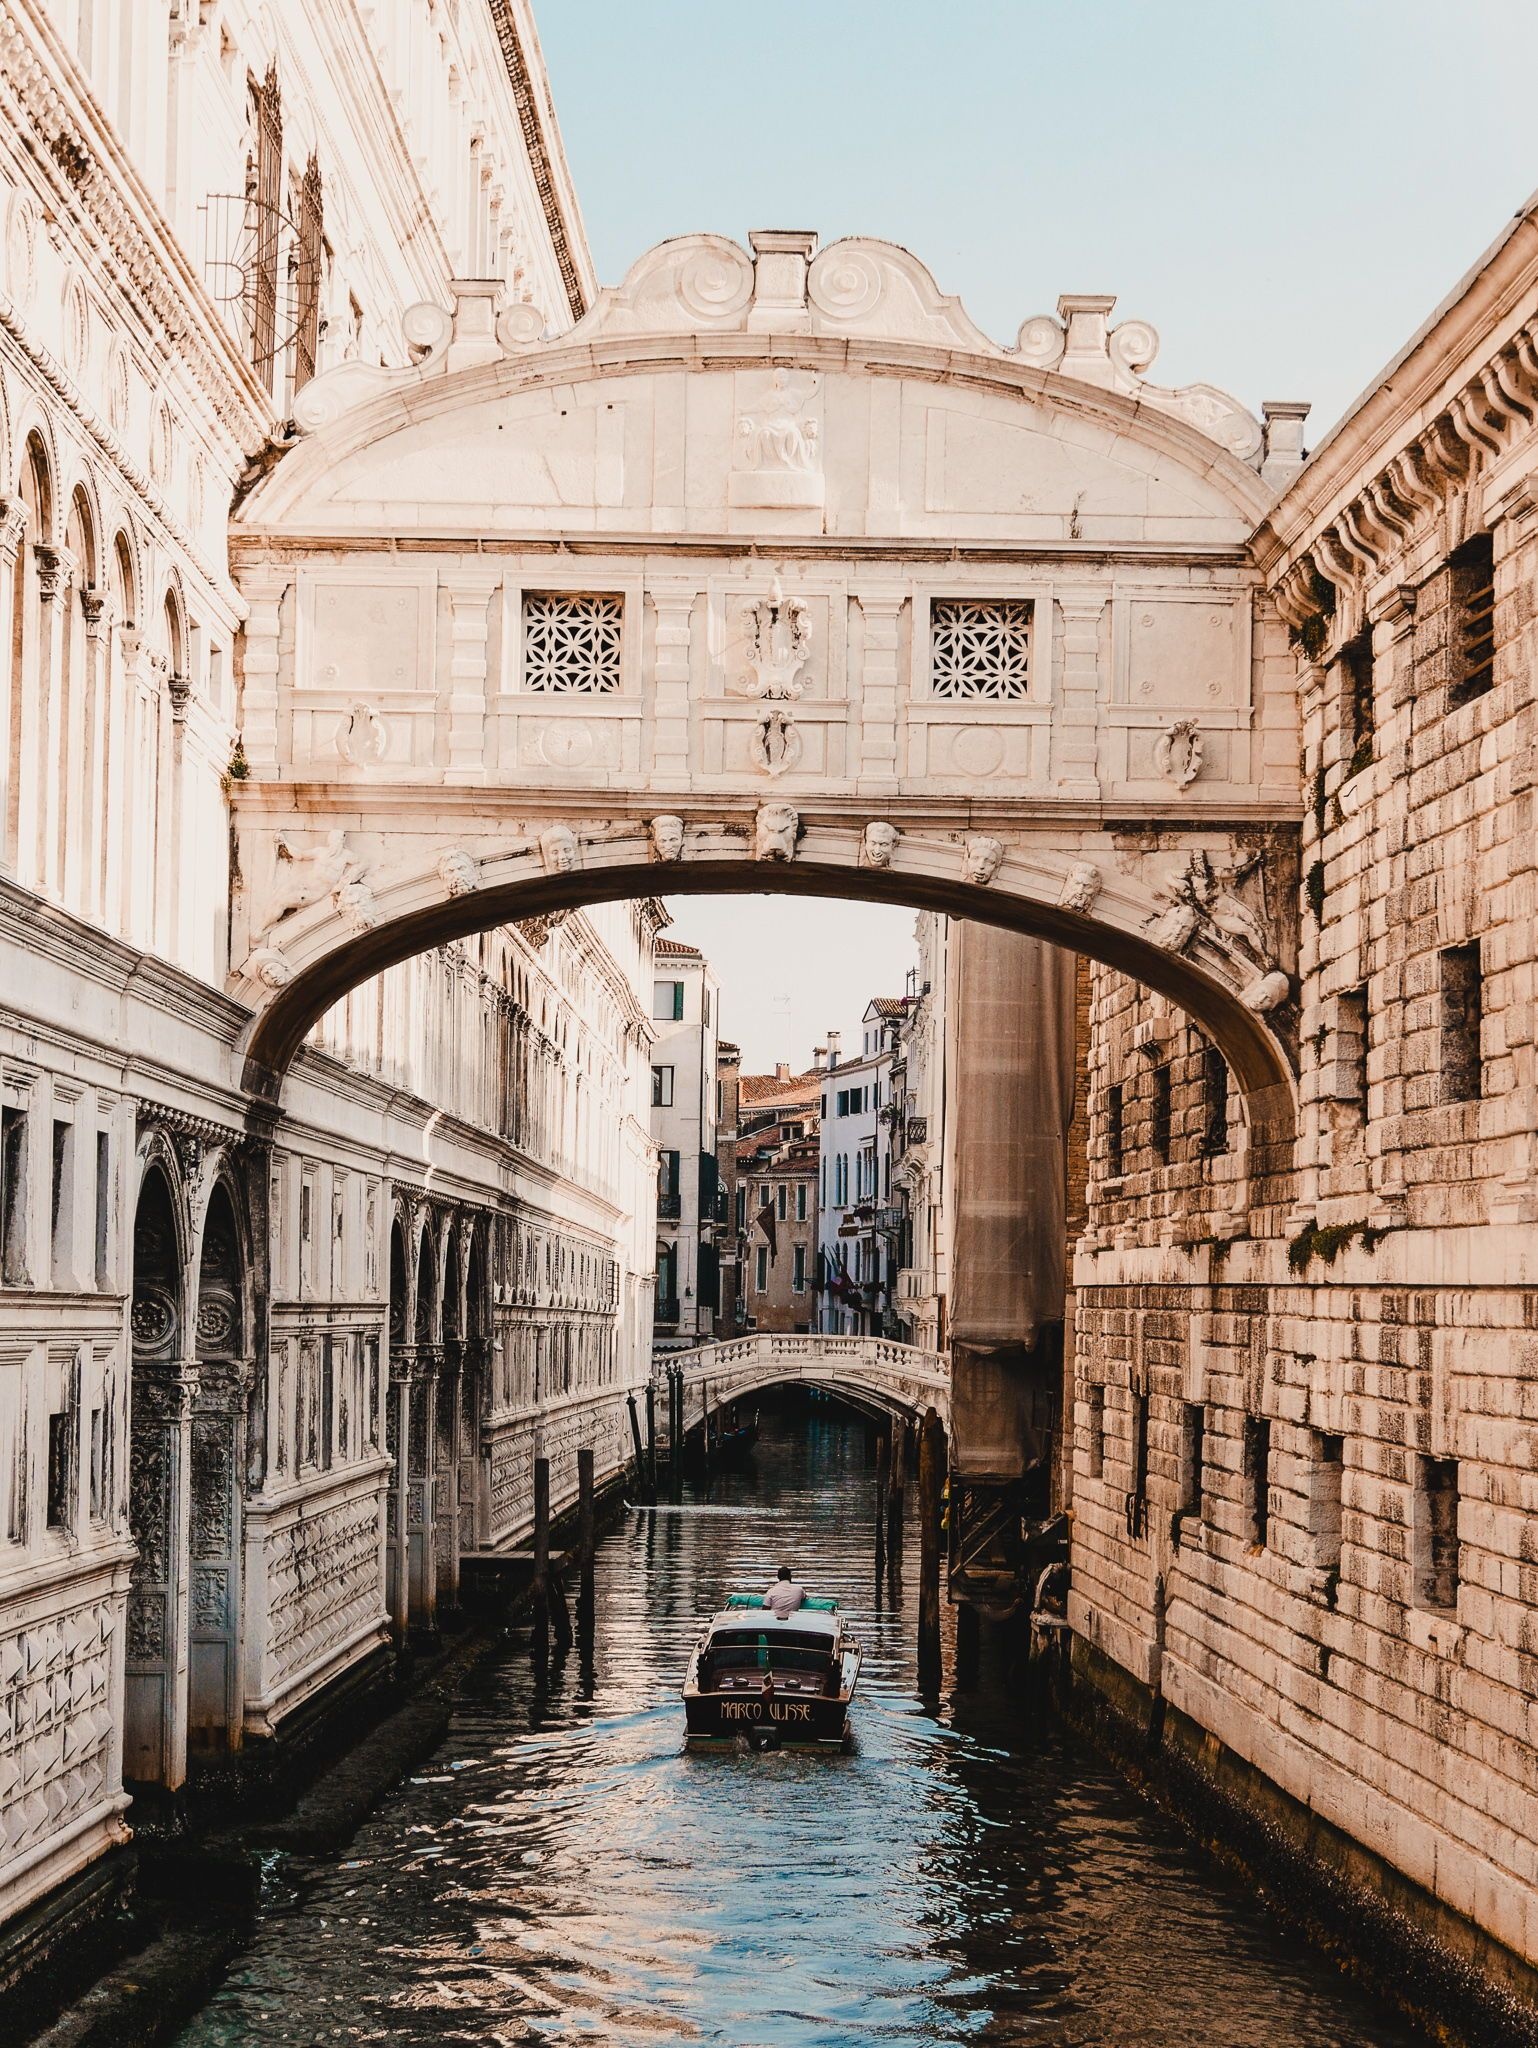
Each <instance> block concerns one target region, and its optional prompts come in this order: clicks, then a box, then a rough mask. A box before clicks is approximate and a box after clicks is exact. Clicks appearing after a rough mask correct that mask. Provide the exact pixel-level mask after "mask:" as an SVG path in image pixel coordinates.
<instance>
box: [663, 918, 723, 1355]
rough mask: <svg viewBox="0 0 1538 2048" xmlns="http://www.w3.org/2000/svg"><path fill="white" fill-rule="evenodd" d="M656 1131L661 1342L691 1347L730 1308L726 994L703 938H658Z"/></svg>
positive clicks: (674, 1347) (704, 1340) (667, 1346)
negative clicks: (722, 1072) (721, 1138)
mask: <svg viewBox="0 0 1538 2048" xmlns="http://www.w3.org/2000/svg"><path fill="white" fill-rule="evenodd" d="M652 1029H653V1031H654V1032H655V1034H656V1042H655V1044H654V1045H653V1047H652V1090H651V1102H652V1111H651V1132H652V1138H653V1140H654V1142H655V1144H656V1146H657V1198H656V1204H655V1206H656V1212H657V1253H656V1271H657V1302H656V1324H655V1339H654V1344H655V1349H656V1350H657V1352H658V1353H659V1354H661V1353H663V1352H666V1351H678V1350H687V1349H688V1348H689V1347H690V1346H691V1345H694V1344H700V1343H708V1342H709V1340H710V1339H711V1338H712V1337H713V1336H714V1335H715V1329H716V1317H717V1315H718V1314H719V1312H720V1307H721V1273H720V1268H721V1260H720V1249H719V1240H720V1237H721V1234H722V1232H723V1230H724V1227H725V1223H726V1207H725V1202H724V1201H723V1200H722V1198H721V1194H720V1188H719V1185H718V1179H719V1169H718V1166H717V1157H716V1155H717V1145H716V1131H717V1125H718V1111H719V1095H720V1090H719V1087H718V1085H717V1083H718V1061H717V1053H716V1048H717V1044H718V1041H719V1038H720V1030H721V998H720V991H719V989H718V988H717V986H716V978H715V975H714V974H713V973H712V972H711V967H710V963H709V961H708V960H707V959H706V958H705V956H704V955H703V954H702V953H701V951H700V949H699V947H698V946H691V945H689V944H687V943H686V942H685V941H684V940H681V939H675V938H672V937H667V936H665V937H663V938H661V939H659V940H658V942H657V962H656V976H655V979H654V981H653V985H652Z"/></svg>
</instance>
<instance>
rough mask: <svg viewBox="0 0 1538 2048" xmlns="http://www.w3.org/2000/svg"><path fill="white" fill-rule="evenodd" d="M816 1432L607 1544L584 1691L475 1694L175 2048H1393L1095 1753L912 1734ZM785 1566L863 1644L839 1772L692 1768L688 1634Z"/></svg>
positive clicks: (907, 1612) (285, 1889)
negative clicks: (686, 1720) (1026, 2047)
mask: <svg viewBox="0 0 1538 2048" xmlns="http://www.w3.org/2000/svg"><path fill="white" fill-rule="evenodd" d="M826 1413H827V1411H813V1418H812V1420H811V1421H810V1422H809V1423H808V1422H807V1421H806V1420H805V1419H804V1418H803V1417H801V1416H787V1417H786V1418H784V1419H783V1420H776V1421H775V1422H773V1423H772V1424H771V1423H769V1422H768V1420H767V1418H766V1427H765V1433H764V1437H763V1440H762V1442H761V1444H760V1448H759V1452H758V1455H757V1459H756V1465H755V1469H754V1470H753V1471H752V1472H750V1473H743V1474H739V1475H733V1476H731V1477H728V1478H725V1479H722V1480H719V1481H718V1482H717V1483H716V1488H715V1491H714V1495H713V1498H712V1500H711V1502H710V1503H709V1505H707V1506H700V1505H697V1504H691V1505H688V1506H686V1507H685V1508H684V1509H683V1510H681V1511H678V1510H675V1511H671V1512H669V1511H665V1510H664V1511H662V1512H659V1513H655V1514H648V1513H630V1514H627V1516H626V1517H625V1519H624V1521H623V1522H622V1523H621V1525H620V1526H619V1528H618V1529H617V1531H616V1532H615V1533H614V1534H613V1535H612V1536H610V1537H609V1538H608V1539H607V1540H606V1541H605V1542H604V1544H603V1546H602V1548H601V1551H600V1555H599V1566H598V1577H597V1629H596V1641H595V1647H594V1653H593V1658H592V1663H591V1667H590V1668H588V1669H586V1670H584V1666H583V1660H582V1659H581V1658H580V1657H579V1656H578V1655H577V1654H576V1653H575V1652H574V1653H573V1654H572V1655H571V1656H570V1657H569V1658H568V1659H567V1660H566V1661H565V1663H564V1665H563V1666H561V1667H558V1668H555V1669H552V1672H551V1674H550V1677H549V1682H548V1684H547V1685H545V1686H543V1687H541V1686H539V1685H538V1684H537V1683H536V1681H535V1678H534V1674H533V1672H532V1670H531V1667H530V1659H529V1655H528V1650H527V1647H526V1645H522V1644H519V1643H518V1642H517V1641H514V1640H510V1641H509V1643H508V1645H507V1646H506V1648H505V1650H504V1651H502V1652H501V1653H500V1654H498V1655H496V1656H493V1657H491V1658H488V1659H487V1660H486V1661H485V1662H483V1663H482V1664H481V1665H480V1666H479V1667H478V1668H477V1669H476V1670H475V1671H474V1672H473V1673H472V1674H471V1675H470V1677H469V1678H468V1679H467V1680H466V1682H465V1684H464V1687H463V1690H462V1693H461V1696H460V1700H459V1705H458V1710H457V1712H456V1715H455V1719H454V1725H453V1729H452V1732H451V1734H450V1736H449V1738H448V1740H447V1741H446V1742H445V1744H444V1745H443V1747H442V1749H441V1750H440V1751H439V1752H438V1754H437V1755H436V1756H435V1757H434V1758H433V1759H432V1761H431V1762H430V1763H429V1764H427V1765H424V1766H423V1768H422V1769H421V1770H420V1771H419V1772H418V1773H417V1774H416V1776H415V1777H413V1778H412V1779H411V1780H410V1781H409V1782H408V1783H406V1784H405V1785H403V1786H401V1787H400V1789H399V1790H398V1791H397V1792H396V1793H395V1794H394V1795H393V1796H392V1797H391V1798H389V1799H388V1800H387V1801H386V1803H385V1804H384V1805H383V1806H382V1807H381V1808H380V1809H379V1810H378V1812H377V1813H376V1814H375V1815H374V1817H373V1818H372V1819H371V1820H370V1821H369V1822H368V1823H367V1825H366V1826H365V1827H364V1828H363V1830H362V1831H361V1833H360V1834H359V1835H358V1836H357V1838H356V1840H355V1841H354V1842H353V1844H352V1846H351V1848H350V1849H349V1851H348V1853H347V1854H346V1855H345V1856H343V1857H339V1858H338V1859H336V1860H335V1861H334V1862H329V1863H319V1864H308V1863H301V1862H298V1861H292V1862H284V1863H282V1864H278V1865H275V1866H274V1868H273V1869H272V1871H271V1872H270V1873H269V1880H268V1886H267V1892H268V1896H267V1901H266V1904H265V1906H264V1910H263V1912H262V1915H261V1918H260V1922H259V1925H258V1928H257V1932H256V1938H255V1940H254V1942H253V1944H252V1946H251V1949H250V1951H249V1953H248V1954H247V1956H246V1957H245V1958H244V1960H243V1962H242V1963H241V1965H240V1966H239V1967H238V1969H237V1970H236V1971H234V1972H233V1973H232V1974H231V1976H230V1978H229V1980H228V1981H227V1983H226V1984H225V1986H224V1988H223V1989H222V1990H221V1991H220V1992H219V1993H218V1995H217V1996H216V1997H215V1998H214V1999H213V2001H212V2002H211V2003H210V2004H209V2005H208V2006H207V2007H206V2008H205V2010H204V2011H203V2012H202V2014H201V2015H200V2016H199V2017H198V2018H197V2019H196V2020H195V2021H193V2022H192V2024H191V2025H190V2026H188V2028H187V2029H186V2030H185V2032H184V2033H183V2034H182V2035H181V2037H180V2039H181V2042H182V2043H183V2048H194V2044H196V2048H211V2044H215V2043H219V2044H226V2043H237V2042H238V2043H241V2044H245V2043H277V2042H299V2043H311V2042H315V2043H320V2042H327V2041H368V2042H373V2041H380V2042H384V2041H388V2042H392V2043H415V2042H426V2041H431V2042H439V2043H441V2042H467V2043H472V2042H473V2043H509V2044H510V2043H539V2042H600V2043H613V2044H624V2048H629V2044H637V2048H643V2044H653V2043H664V2042H666V2043H672V2042H700V2043H716V2044H722V2048H771V2044H773V2048H843V2044H846V2043H847V2044H849V2048H856V2044H864V2043H883V2044H888V2048H949V2044H952V2043H955V2044H963V2043H987V2044H1001V2043H1017V2042H1018V2043H1032V2044H1069V2043H1072V2044H1075V2048H1090V2044H1094V2048H1156V2044H1157V2048H1190V2044H1193V2043H1211V2044H1217V2048H1305V2044H1306V2048H1315V2044H1317V2048H1408V2044H1409V2042H1410V2041H1411V2040H1412V2038H1413V2037H1412V2036H1410V2035H1409V2034H1407V2033H1405V2032H1404V2031H1403V2030H1402V2029H1400V2028H1399V2027H1398V2026H1397V2025H1396V2024H1395V2023H1393V2022H1391V2021H1389V2020H1388V2019H1386V2018H1383V2017H1381V2016H1379V2015H1377V2014H1375V2013H1374V2011H1373V2010H1372V2009H1371V2008H1370V2007H1369V2006H1368V2005H1367V2004H1366V2003H1365V2001H1364V2000H1363V1999H1362V1998H1361V1997H1360V1996H1359V1995H1358V1994H1357V1993H1356V1992H1355V1990H1354V1989H1353V1988H1352V1987H1350V1986H1349V1985H1347V1984H1345V1983H1344V1982H1343V1981H1342V1980H1340V1979H1339V1978H1337V1977H1336V1976H1335V1974H1334V1973H1333V1971H1332V1970H1331V1969H1330V1967H1329V1966H1328V1965H1327V1964H1326V1963H1325V1962H1323V1961H1322V1960H1320V1959H1318V1958H1317V1957H1315V1956H1314V1955H1313V1954H1311V1953H1310V1952H1309V1951H1308V1950H1307V1949H1306V1948H1304V1947H1302V1946H1301V1945H1300V1944H1299V1943H1297V1942H1295V1941H1293V1940H1292V1939H1290V1938H1289V1937H1288V1936H1287V1935H1285V1934H1284V1933H1282V1932H1280V1931H1279V1930H1277V1929H1276V1928H1275V1927H1274V1926H1273V1924H1272V1923H1271V1922H1270V1920H1269V1918H1268V1917H1267V1915H1266V1913H1265V1911H1264V1909H1263V1908H1262V1907H1260V1906H1258V1905H1256V1904H1254V1903H1252V1902H1251V1901H1250V1900H1249V1898H1248V1897H1247V1896H1245V1895H1244V1894H1243V1893H1242V1892H1240V1891H1238V1890H1236V1889H1235V1888H1233V1887H1232V1886H1230V1885H1229V1884H1228V1883H1227V1882H1226V1881H1225V1880H1224V1879H1223V1878H1222V1877H1221V1876H1219V1875H1217V1874H1215V1873H1214V1872H1213V1871H1212V1869H1211V1868H1210V1867H1209V1866H1208V1865H1207V1863H1206V1862H1205V1861H1204V1860H1203V1859H1202V1858H1201V1857H1200V1856H1199V1855H1198V1854H1197V1853H1196V1852H1195V1851H1193V1850H1192V1849H1191V1848H1190V1847H1188V1846H1187V1844H1186V1843H1185V1842H1184V1840H1183V1839H1182V1838H1181V1836H1180V1835H1179V1833H1178V1832H1177V1831H1176V1830H1175V1829H1174V1828H1173V1827H1172V1826H1171V1825H1170V1824H1169V1823H1168V1822H1167V1821H1166V1820H1164V1819H1163V1818H1162V1817H1161V1816H1160V1815H1158V1814H1156V1813H1154V1812H1152V1811H1151V1810H1150V1809H1149V1808H1148V1807H1146V1806H1145V1805H1144V1804H1143V1803H1142V1802H1141V1801H1140V1800H1139V1799H1138V1798H1137V1797H1136V1796H1135V1795H1134V1794H1133V1793H1132V1792H1131V1791H1130V1790H1129V1789H1128V1788H1127V1787H1126V1786H1125V1785H1124V1784H1123V1783H1122V1781H1121V1780H1120V1779H1119V1778H1118V1777H1116V1776H1115V1775H1114V1773H1112V1772H1111V1771H1109V1770H1108V1769H1107V1768H1106V1767H1105V1766H1104V1765H1102V1764H1101V1763H1100V1762H1099V1761H1098V1760H1097V1759H1096V1758H1095V1757H1094V1756H1093V1755H1092V1754H1091V1753H1088V1752H1086V1751H1084V1750H1082V1749H1081V1748H1080V1747H1078V1746H1077V1745H1076V1744H1075V1743H1074V1742H1073V1741H1071V1740H1069V1739H1066V1738H1065V1737H1064V1736H1062V1735H1061V1734H1060V1733H1057V1732H1051V1733H1047V1734H1044V1735H1043V1734H1036V1735H1035V1736H1033V1734H1032V1732H1031V1731H1030V1730H1029V1729H1028V1728H1025V1727H1023V1726H1021V1725H1020V1721H1019V1718H1018V1716H1017V1715H1015V1714H1013V1713H1011V1711H1010V1708H1009V1703H1008V1702H1006V1701H1001V1700H999V1699H997V1698H992V1699H990V1698H985V1697H973V1698H971V1699H959V1700H956V1701H954V1702H953V1703H952V1704H951V1705H950V1706H948V1707H947V1709H946V1711H945V1712H944V1713H942V1714H941V1715H940V1717H939V1718H936V1717H935V1716H934V1715H932V1714H930V1713H926V1712H925V1711H924V1710H923V1708H922V1707H921V1705H920V1703H919V1701H918V1699H917V1697H916V1695H915V1691H914V1670H913V1665H914V1658H913V1642H914V1606H915V1600H916V1591H917V1589H916V1584H915V1578H916V1572H915V1570H914V1569H913V1566H915V1565H916V1559H917V1544H916V1539H915V1538H914V1536H913V1534H912V1532H911V1531H910V1536H909V1541H908V1546H907V1549H908V1556H909V1560H910V1570H909V1572H908V1575H907V1583H906V1586H905V1587H904V1589H903V1591H902V1594H901V1595H900V1597H899V1598H898V1600H897V1602H896V1604H895V1608H894V1606H893V1605H892V1604H891V1603H890V1602H887V1603H885V1604H882V1605H880V1606H878V1605H877V1604H876V1601H875V1597H874V1590H875V1589H874V1583H873V1578H872V1571H871V1556H870V1540H869V1528H870V1521H871V1500H872V1488H873V1479H872V1474H871V1471H870V1468H869V1467H868V1465H867V1463H866V1449H865V1440H864V1434H863V1431H862V1430H861V1429H860V1428H859V1426H857V1425H853V1424H849V1425H846V1424H844V1423H841V1422H838V1421H829V1420H825V1419H822V1417H823V1416H825V1415H826ZM782 1558H783V1559H787V1560H791V1561H794V1562H795V1563H796V1564H797V1565H798V1566H799V1568H800V1570H801V1574H802V1576H803V1577H804V1578H806V1579H807V1580H808V1582H809V1583H810V1584H811V1585H812V1587H813V1589H814V1590H816V1591H819V1592H831V1593H836V1594H837V1595H838V1596H839V1598H840V1599H841V1600H842V1601H843V1602H844V1603H845V1605H846V1607H847V1609H848V1611H849V1613H850V1615H851V1617H852V1618H853V1621H854V1623H855V1625H856V1627H857V1628H858V1631H859V1633H860V1635H861V1637H862V1639H863V1641H864V1644H865V1648H866V1662H865V1670H864V1675H863V1677H862V1680H861V1692H860V1697H859V1699H858V1701H857V1703H856V1730H857V1747H856V1749H855V1752H854V1754H852V1755H850V1756H847V1757H828V1756H820V1755H819V1756H807V1757H799V1756H794V1755H778V1756H773V1755H771V1756H738V1755H733V1754H724V1755H722V1754H712V1755H704V1756H691V1755H687V1754H686V1753H685V1752H684V1748H683V1713H682V1708H681V1706H680V1704H679V1700H678V1690H677V1689H678V1684H679V1681H680V1678H681V1675H682V1671H683V1667H684V1664H685V1661H686V1658H687V1654H688V1649H689V1646H690V1644H691V1642H692V1641H693V1638H694V1635H695V1633H696V1628H697V1623H698V1620H699V1617H701V1616H702V1615H704V1614H706V1613H708V1612H709V1611H710V1610H711V1609H712V1608H713V1607H715V1606H717V1605H719V1603H720V1601H721V1599H722V1597H723V1595H724V1594H725V1593H727V1592H728V1591H729V1590H731V1589H734V1588H739V1587H757V1586H759V1585H761V1584H762V1583H763V1582H764V1580H765V1579H766V1578H767V1577H768V1576H769V1575H770V1572H771V1568H772V1567H773V1566H774V1565H775V1564H777V1563H778V1562H779V1561H780V1560H781V1559H782ZM948 1653H949V1645H947V1657H948ZM947 1670H949V1661H947Z"/></svg>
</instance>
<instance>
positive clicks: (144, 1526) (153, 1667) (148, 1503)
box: [123, 1358, 197, 1791]
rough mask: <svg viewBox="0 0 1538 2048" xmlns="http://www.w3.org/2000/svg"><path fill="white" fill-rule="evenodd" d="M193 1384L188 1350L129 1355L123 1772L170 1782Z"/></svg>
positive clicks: (181, 1649)
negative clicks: (149, 1360)
mask: <svg viewBox="0 0 1538 2048" xmlns="http://www.w3.org/2000/svg"><path fill="white" fill-rule="evenodd" d="M196 1387H197V1363H196V1361H195V1360H194V1359H190V1358H182V1359H176V1360H174V1361H172V1362H171V1363H170V1364H169V1365H166V1366H154V1365H148V1364H144V1363H141V1362H138V1361H136V1363H135V1368H134V1376H133V1397H132V1403H133V1406H132V1425H131V1430H130V1438H129V1442H130V1458H129V1482H128V1501H129V1525H130V1528H131V1530H132V1534H133V1539H134V1542H135V1544H136V1545H137V1546H138V1557H137V1559H136V1561H135V1563H134V1567H133V1580H132V1587H131V1590H130V1593H129V1597H128V1642H127V1669H126V1677H125V1717H126V1735H125V1742H124V1756H123V1771H124V1775H125V1776H126V1777H129V1778H138V1779H141V1780H144V1781H147V1782H149V1783H152V1784H161V1785H164V1786H165V1787H166V1788H167V1789H168V1790H170V1791H174V1790H175V1789H176V1787H177V1786H178V1785H180V1784H182V1783H183V1781H184V1780H185V1778H186V1775H187V1662H188V1598H187V1595H188V1568H189V1489H188V1484H187V1475H188V1467H189V1464H190V1450H191V1428H192V1397H193V1394H194V1392H195V1390H196Z"/></svg>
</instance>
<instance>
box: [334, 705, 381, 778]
mask: <svg viewBox="0 0 1538 2048" xmlns="http://www.w3.org/2000/svg"><path fill="white" fill-rule="evenodd" d="M389 744H390V729H389V727H388V726H387V725H386V724H385V722H384V720H383V719H382V718H381V717H380V715H379V713H378V712H377V711H376V710H375V709H374V707H373V705H372V704H361V703H360V704H354V705H353V707H352V709H351V710H350V711H349V712H348V714H347V716H346V717H345V718H344V719H343V720H342V723H341V724H340V725H339V726H338V727H337V731H336V750H337V752H338V753H339V754H340V755H341V757H342V759H343V760H344V761H345V762H346V763H347V764H348V766H349V767H351V768H372V767H373V766H374V764H375V763H376V762H378V761H382V760H383V759H384V757H385V749H386V748H387V747H388V746H389Z"/></svg>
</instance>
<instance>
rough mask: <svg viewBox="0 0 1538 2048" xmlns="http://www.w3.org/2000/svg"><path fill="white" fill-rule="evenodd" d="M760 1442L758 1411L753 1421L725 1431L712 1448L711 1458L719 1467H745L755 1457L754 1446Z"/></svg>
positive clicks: (755, 1411)
mask: <svg viewBox="0 0 1538 2048" xmlns="http://www.w3.org/2000/svg"><path fill="white" fill-rule="evenodd" d="M757 1442H758V1411H757V1409H755V1410H754V1411H753V1420H752V1421H751V1422H743V1423H738V1424H736V1425H735V1426H734V1427H733V1428H731V1429H723V1430H722V1431H721V1432H720V1434H719V1435H718V1436H717V1438H716V1440H715V1443H714V1444H713V1446H712V1447H711V1457H712V1459H713V1460H714V1462H715V1463H716V1464H717V1465H745V1464H746V1463H747V1461H748V1459H749V1458H750V1457H751V1456H752V1455H753V1446H754V1445H755V1444H756V1443H757Z"/></svg>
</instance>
